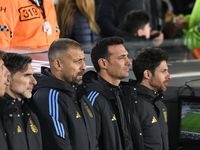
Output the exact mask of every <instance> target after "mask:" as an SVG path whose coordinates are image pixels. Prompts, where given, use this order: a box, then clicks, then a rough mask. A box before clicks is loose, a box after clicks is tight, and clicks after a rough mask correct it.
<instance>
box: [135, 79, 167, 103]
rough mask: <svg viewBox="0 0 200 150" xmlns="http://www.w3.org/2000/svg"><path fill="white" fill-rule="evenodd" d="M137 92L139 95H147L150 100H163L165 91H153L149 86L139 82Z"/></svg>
mask: <svg viewBox="0 0 200 150" xmlns="http://www.w3.org/2000/svg"><path fill="white" fill-rule="evenodd" d="M137 94H138V95H144V96H145V97H147V98H148V99H149V100H150V101H152V102H156V101H158V100H161V99H162V98H163V93H162V92H156V91H153V90H151V89H149V88H147V87H146V86H144V85H141V84H139V83H138V84H137Z"/></svg>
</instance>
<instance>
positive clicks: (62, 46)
mask: <svg viewBox="0 0 200 150" xmlns="http://www.w3.org/2000/svg"><path fill="white" fill-rule="evenodd" d="M48 57H49V62H50V68H51V69H49V68H46V67H42V70H41V73H42V74H36V75H35V78H36V80H37V82H38V84H37V86H36V87H35V88H34V95H33V99H32V107H33V110H34V111H35V113H36V114H37V116H38V118H39V121H40V125H41V131H42V140H43V147H44V150H98V147H97V146H98V145H97V140H96V125H95V115H94V112H93V108H92V107H91V104H90V102H89V101H88V99H87V98H86V97H85V96H81V95H80V94H79V93H77V85H79V84H81V83H82V75H83V73H84V71H85V70H86V66H85V62H84V59H85V56H84V51H83V49H82V47H81V45H80V44H79V43H77V42H76V41H74V40H70V39H59V40H57V41H54V42H53V43H52V45H51V46H50V49H49V52H48ZM79 96H80V97H79Z"/></svg>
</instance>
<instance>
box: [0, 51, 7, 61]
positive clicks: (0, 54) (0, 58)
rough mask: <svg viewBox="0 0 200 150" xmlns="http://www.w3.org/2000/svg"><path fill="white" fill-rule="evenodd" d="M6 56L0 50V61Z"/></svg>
mask: <svg viewBox="0 0 200 150" xmlns="http://www.w3.org/2000/svg"><path fill="white" fill-rule="evenodd" d="M5 55H6V53H5V52H4V51H2V50H0V60H3V57H4V56H5Z"/></svg>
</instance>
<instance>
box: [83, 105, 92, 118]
mask: <svg viewBox="0 0 200 150" xmlns="http://www.w3.org/2000/svg"><path fill="white" fill-rule="evenodd" d="M84 105H85V108H86V110H87V112H88V114H89V116H90V117H91V118H92V117H93V115H92V112H91V110H90V109H89V107H88V106H87V104H86V103H84Z"/></svg>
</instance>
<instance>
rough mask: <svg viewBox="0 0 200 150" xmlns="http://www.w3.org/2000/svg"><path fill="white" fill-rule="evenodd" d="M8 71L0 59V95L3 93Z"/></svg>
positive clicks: (6, 83)
mask: <svg viewBox="0 0 200 150" xmlns="http://www.w3.org/2000/svg"><path fill="white" fill-rule="evenodd" d="M9 75H10V71H9V70H8V69H7V68H6V67H5V65H4V62H3V60H2V59H0V97H1V96H3V95H4V94H5V90H6V86H7V85H9V83H8V76H9Z"/></svg>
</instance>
